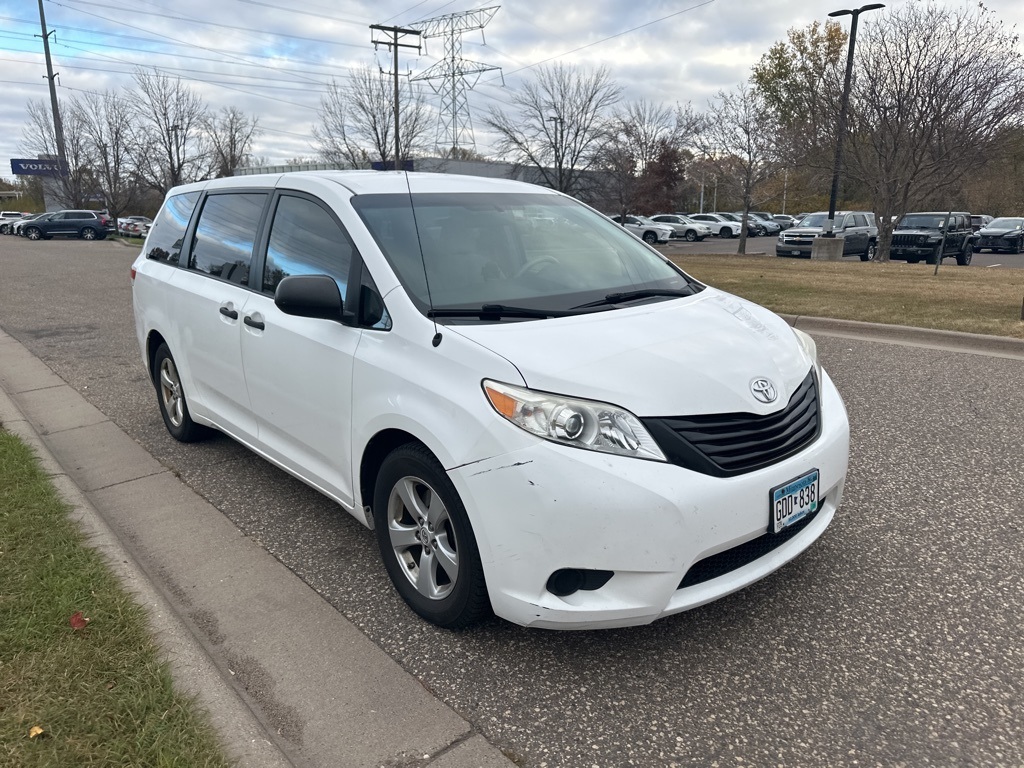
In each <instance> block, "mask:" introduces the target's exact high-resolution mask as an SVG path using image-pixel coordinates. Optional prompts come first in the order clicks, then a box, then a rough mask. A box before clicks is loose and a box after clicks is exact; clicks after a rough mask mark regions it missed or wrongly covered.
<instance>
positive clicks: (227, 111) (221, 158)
mask: <svg viewBox="0 0 1024 768" xmlns="http://www.w3.org/2000/svg"><path fill="white" fill-rule="evenodd" d="M204 128H205V131H206V139H207V144H208V145H209V148H210V153H211V161H212V170H213V175H214V176H215V177H216V178H223V177H224V176H230V175H231V174H232V173H233V172H234V170H235V168H240V167H241V166H243V165H247V164H248V163H249V161H250V159H251V154H250V153H251V150H252V143H253V139H254V138H255V137H256V136H257V135H258V134H259V120H258V119H257V118H255V117H248V116H246V114H245V113H244V112H242V111H241V110H240V109H237V108H236V107H221V110H220V112H218V113H217V114H215V115H208V116H207V118H206V123H205V126H204Z"/></svg>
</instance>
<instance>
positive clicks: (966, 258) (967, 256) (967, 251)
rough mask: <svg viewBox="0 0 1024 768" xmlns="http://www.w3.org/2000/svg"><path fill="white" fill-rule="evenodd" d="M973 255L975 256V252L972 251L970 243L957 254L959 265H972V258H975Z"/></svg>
mask: <svg viewBox="0 0 1024 768" xmlns="http://www.w3.org/2000/svg"><path fill="white" fill-rule="evenodd" d="M973 256H974V253H973V252H972V251H971V247H970V246H969V245H968V246H965V247H964V249H963V250H962V251H960V253H958V254H957V255H956V263H957V266H959V267H966V266H970V263H971V259H972V258H973Z"/></svg>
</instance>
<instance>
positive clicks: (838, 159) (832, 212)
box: [822, 3, 885, 237]
mask: <svg viewBox="0 0 1024 768" xmlns="http://www.w3.org/2000/svg"><path fill="white" fill-rule="evenodd" d="M879 8H885V5H884V4H882V3H871V4H870V5H862V6H861V7H860V8H856V9H854V10H845V11H832V13H830V14H829V16H831V17H833V18H835V17H837V16H852V17H853V20H852V21H851V22H850V48H849V50H848V52H847V54H846V80H845V81H844V82H843V98H842V102H841V103H840V105H839V124H838V126H837V130H836V134H837V135H836V155H835V159H834V160H833V161H832V192H831V193H830V194H829V197H828V221H826V222H825V231H824V232H823V233H822V237H835V236H836V233H835V223H836V198H837V197H838V196H839V168H840V166H841V165H842V162H843V137H844V136H845V135H846V110H847V107H848V106H849V104H850V80H851V79H852V77H853V46H854V45H855V44H856V42H857V19H858V18H859V17H860V15H861V14H862V13H864V12H865V11H875V10H878V9H879Z"/></svg>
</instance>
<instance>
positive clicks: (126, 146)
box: [70, 91, 141, 221]
mask: <svg viewBox="0 0 1024 768" xmlns="http://www.w3.org/2000/svg"><path fill="white" fill-rule="evenodd" d="M70 114H71V115H72V116H73V118H74V119H75V120H76V121H77V124H78V125H79V126H80V134H81V138H82V139H83V140H84V142H85V143H86V145H87V148H88V152H89V156H90V157H91V158H92V161H93V176H94V178H95V180H96V184H97V186H98V187H99V189H100V191H101V193H102V194H103V199H104V201H105V203H106V206H107V208H108V209H109V211H110V215H111V216H112V217H113V218H114V220H115V221H116V220H117V217H118V216H120V215H122V214H123V213H126V212H127V211H128V210H129V209H130V208H132V207H133V206H135V205H136V204H137V203H138V201H139V198H140V196H141V189H140V182H139V178H138V175H137V173H136V172H135V166H134V163H133V161H132V155H131V150H132V134H133V129H134V118H135V110H134V107H133V105H132V104H131V103H130V102H128V101H127V100H125V99H124V98H122V97H120V96H118V95H117V94H115V93H113V92H111V91H107V92H105V93H102V94H99V93H85V94H83V95H82V97H81V99H79V100H76V101H74V102H72V104H71V110H70Z"/></svg>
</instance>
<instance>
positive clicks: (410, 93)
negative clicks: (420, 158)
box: [313, 67, 430, 168]
mask: <svg viewBox="0 0 1024 768" xmlns="http://www.w3.org/2000/svg"><path fill="white" fill-rule="evenodd" d="M428 117H429V116H428V114H427V108H426V104H425V101H424V98H423V93H422V91H420V90H418V89H417V88H414V87H413V86H412V84H411V83H409V82H406V83H405V85H404V86H403V87H402V88H401V89H400V91H399V106H398V118H399V123H400V126H401V129H400V130H401V134H400V140H401V145H402V146H401V152H402V158H401V159H402V160H404V159H408V158H410V157H413V156H414V155H415V154H417V153H419V152H421V151H422V150H423V149H424V148H425V147H426V145H427V141H428V138H427V133H428V130H429V127H430V126H429V120H428ZM394 130H395V94H394V90H393V87H392V84H391V81H390V80H388V79H386V78H385V77H384V76H383V75H382V74H381V73H380V72H378V71H377V70H374V69H371V68H370V67H360V68H358V69H355V70H354V71H353V72H352V75H351V76H350V78H349V81H348V82H347V83H345V84H339V83H338V82H337V81H335V80H332V81H331V85H330V87H329V89H328V91H327V94H326V95H325V96H324V97H323V98H322V99H321V100H320V123H319V124H318V125H314V126H313V136H314V138H315V139H316V149H317V151H318V152H319V153H320V156H321V157H322V158H323V159H324V160H326V161H327V162H330V163H337V164H339V165H347V166H351V167H354V168H359V167H362V166H364V165H366V164H367V163H370V162H375V161H380V162H382V163H392V162H394V160H395V157H394V154H395V137H394Z"/></svg>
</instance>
